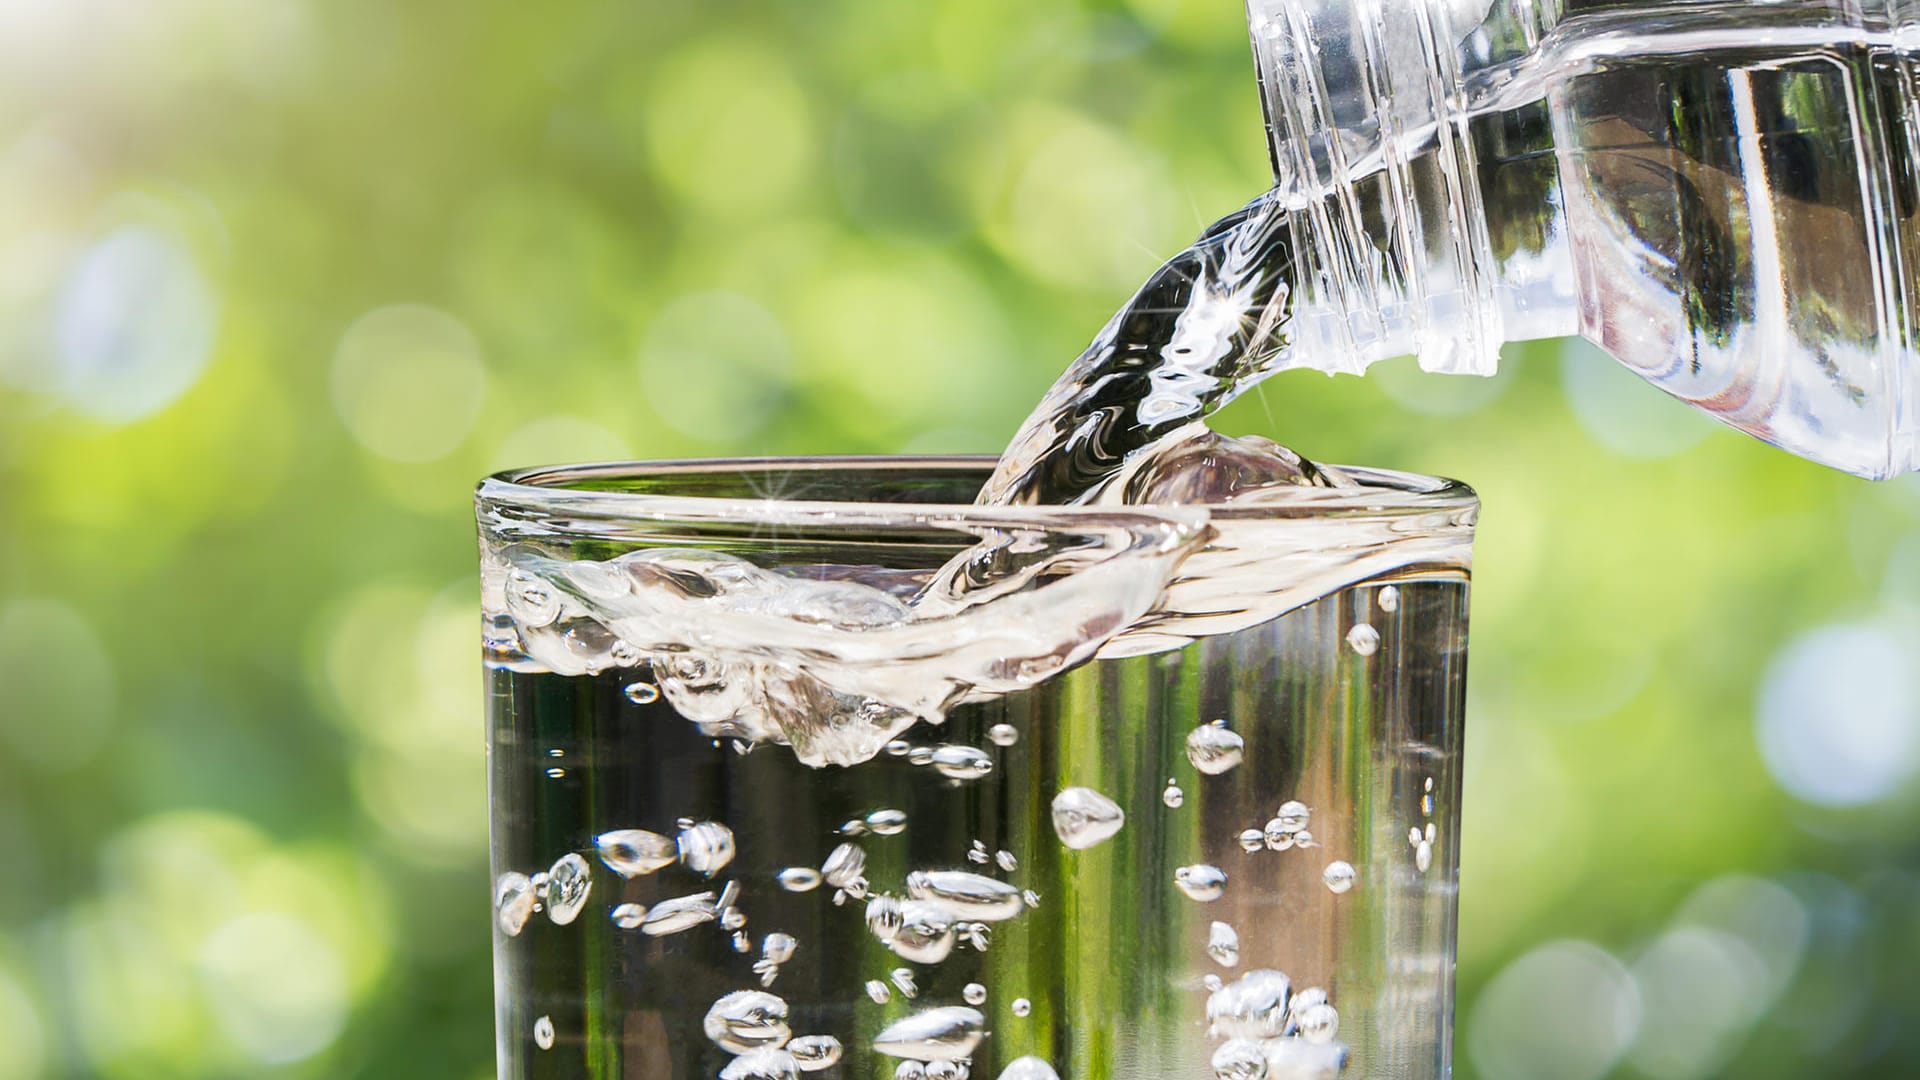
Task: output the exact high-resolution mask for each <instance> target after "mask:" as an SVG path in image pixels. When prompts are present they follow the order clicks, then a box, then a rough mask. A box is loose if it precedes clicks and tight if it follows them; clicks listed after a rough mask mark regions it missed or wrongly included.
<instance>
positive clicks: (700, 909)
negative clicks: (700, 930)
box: [640, 892, 720, 937]
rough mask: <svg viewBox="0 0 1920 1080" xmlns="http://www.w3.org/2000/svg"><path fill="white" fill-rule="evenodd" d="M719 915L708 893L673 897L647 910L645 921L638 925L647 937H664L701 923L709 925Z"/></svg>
mask: <svg viewBox="0 0 1920 1080" xmlns="http://www.w3.org/2000/svg"><path fill="white" fill-rule="evenodd" d="M719 914H720V913H719V912H718V911H717V910H716V909H715V908H714V906H713V894H712V893H710V892H703V893H695V894H693V895H692V896H680V897H675V898H674V899H672V900H662V901H660V902H659V903H657V904H655V905H653V906H652V907H651V908H648V909H647V917H646V919H645V920H644V921H642V922H641V923H640V932H641V933H643V934H645V935H647V936H648V937H665V936H666V935H668V934H677V933H679V932H680V931H682V930H690V929H692V928H694V927H696V926H699V925H700V924H701V923H710V922H712V921H713V920H714V919H716V918H718V917H719Z"/></svg>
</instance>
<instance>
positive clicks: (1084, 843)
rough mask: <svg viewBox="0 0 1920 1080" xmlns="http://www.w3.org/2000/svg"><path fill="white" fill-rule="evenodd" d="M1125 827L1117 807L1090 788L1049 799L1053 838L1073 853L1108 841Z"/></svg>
mask: <svg viewBox="0 0 1920 1080" xmlns="http://www.w3.org/2000/svg"><path fill="white" fill-rule="evenodd" d="M1126 823H1127V815H1126V812H1125V811H1123V810H1121V809H1120V805H1119V804H1118V803H1116V802H1114V801H1113V800H1112V799H1109V798H1107V797H1106V796H1105V795H1102V794H1100V793H1099V792H1097V791H1094V790H1092V789H1091V788H1083V787H1072V788H1068V789H1066V790H1065V791H1062V792H1061V793H1060V794H1058V795H1055V796H1054V797H1053V831H1054V834H1055V835H1057V836H1059V837H1060V842H1061V843H1063V844H1065V845H1066V846H1068V847H1070V848H1073V849H1075V850H1085V849H1086V848H1090V847H1093V846H1094V845H1095V844H1098V843H1101V842H1102V841H1105V840H1109V839H1112V837H1113V835H1114V834H1115V833H1117V832H1119V831H1120V829H1121V827H1122V826H1124V825H1125V824H1126Z"/></svg>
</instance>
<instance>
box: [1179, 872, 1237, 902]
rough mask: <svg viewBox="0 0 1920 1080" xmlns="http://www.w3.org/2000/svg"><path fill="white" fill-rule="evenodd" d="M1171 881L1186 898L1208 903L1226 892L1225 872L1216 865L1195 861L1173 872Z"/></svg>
mask: <svg viewBox="0 0 1920 1080" xmlns="http://www.w3.org/2000/svg"><path fill="white" fill-rule="evenodd" d="M1173 883H1174V884H1175V885H1177V886H1179V887H1180V891H1181V892H1183V893H1186V894H1187V897H1188V899H1191V900H1198V901H1200V902H1201V903H1203V904H1210V903H1212V902H1213V901H1215V900H1218V899H1220V898H1221V897H1222V896H1225V895H1226V894H1227V873H1226V871H1224V870H1222V869H1220V868H1219V867H1217V866H1209V865H1207V864H1206V863H1196V864H1194V865H1193V866H1182V867H1180V868H1179V869H1178V870H1175V871H1174V872H1173Z"/></svg>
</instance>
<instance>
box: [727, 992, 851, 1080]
mask: <svg viewBox="0 0 1920 1080" xmlns="http://www.w3.org/2000/svg"><path fill="white" fill-rule="evenodd" d="M787 1020H788V1010H787V1003H786V1002H785V1001H784V1000H782V999H781V998H779V997H776V996H775V995H773V994H770V993H767V992H766V991H765V990H736V991H734V992H733V993H731V994H723V995H722V996H721V997H720V998H719V999H718V1000H716V1001H715V1002H714V1003H713V1005H712V1007H711V1008H709V1009H708V1010H707V1015H706V1019H705V1020H704V1021H702V1022H701V1030H703V1031H705V1032H706V1034H707V1038H709V1039H711V1040H712V1041H713V1044H714V1045H715V1046H718V1047H719V1048H720V1049H722V1050H725V1051H726V1052H727V1053H729V1054H732V1055H734V1057H733V1060H732V1061H730V1062H728V1063H727V1065H726V1067H725V1068H723V1069H721V1070H720V1080H791V1078H792V1077H794V1076H796V1075H798V1074H799V1073H808V1072H819V1071H820V1070H822V1069H830V1068H832V1067H833V1066H834V1065H836V1064H839V1061H840V1058H841V1055H842V1054H843V1053H844V1052H845V1048H844V1047H842V1046H841V1045H840V1040H839V1039H836V1038H834V1037H833V1036H831V1035H803V1036H801V1037H800V1038H797V1039H796V1038H794V1037H793V1029H792V1027H791V1026H789V1024H788V1022H787Z"/></svg>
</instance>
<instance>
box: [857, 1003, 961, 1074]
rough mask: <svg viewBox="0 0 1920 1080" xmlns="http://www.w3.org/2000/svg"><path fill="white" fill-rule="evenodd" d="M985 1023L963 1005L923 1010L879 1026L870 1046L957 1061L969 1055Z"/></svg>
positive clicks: (909, 1055) (921, 1057)
mask: <svg viewBox="0 0 1920 1080" xmlns="http://www.w3.org/2000/svg"><path fill="white" fill-rule="evenodd" d="M986 1026H987V1018H986V1017H984V1016H982V1015H980V1011H979V1010H978V1009H974V1008H970V1007H968V1006H965V1005H946V1006H942V1007H940V1008H935V1009H926V1010H923V1011H921V1012H917V1013H914V1014H913V1015H912V1016H908V1017H906V1018H904V1019H901V1020H896V1021H895V1022H893V1023H891V1024H888V1025H887V1026H886V1027H885V1028H883V1029H881V1031H880V1034H878V1035H875V1036H874V1037H873V1049H874V1050H875V1052H877V1053H881V1054H885V1055H887V1056H888V1057H895V1058H912V1059H913V1060H915V1061H959V1060H962V1059H965V1058H969V1057H972V1056H973V1051H974V1048H975V1047H977V1046H979V1045H980V1037H981V1036H982V1035H983V1034H984V1033H985V1031H986Z"/></svg>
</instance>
